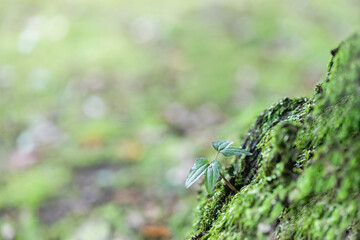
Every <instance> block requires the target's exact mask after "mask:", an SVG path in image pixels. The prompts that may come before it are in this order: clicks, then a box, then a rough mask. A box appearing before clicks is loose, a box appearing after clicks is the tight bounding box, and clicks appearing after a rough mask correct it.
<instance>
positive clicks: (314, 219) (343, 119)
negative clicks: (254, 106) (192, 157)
mask: <svg viewBox="0 0 360 240" xmlns="http://www.w3.org/2000/svg"><path fill="white" fill-rule="evenodd" d="M332 54H333V57H332V59H331V61H330V63H329V69H328V74H327V76H326V78H325V80H324V82H323V83H322V84H320V85H317V86H316V89H315V93H314V95H313V96H312V97H311V98H300V99H288V98H286V99H283V100H282V101H280V102H279V103H278V104H275V105H274V106H272V107H270V108H269V109H267V110H266V111H264V112H263V113H262V114H261V115H260V116H259V117H258V119H257V120H256V122H255V124H254V126H253V127H252V129H251V130H250V131H249V133H248V135H247V137H246V139H245V140H244V143H243V145H242V147H243V148H245V149H246V150H248V151H251V152H252V153H253V155H252V156H242V157H239V158H237V159H235V160H234V163H233V167H231V168H229V169H227V173H228V174H229V175H230V176H232V181H233V182H234V184H235V186H236V187H237V188H238V189H240V190H239V192H238V193H237V194H235V195H231V194H230V192H229V191H228V189H227V187H226V186H225V185H224V184H223V183H222V184H218V186H217V187H216V190H215V193H214V195H213V196H211V197H209V196H205V195H201V197H200V198H201V201H200V205H199V206H200V207H199V210H198V221H197V222H196V224H195V230H196V231H197V234H196V235H194V236H193V239H268V238H273V239H294V238H295V239H344V238H349V239H358V238H359V236H360V214H359V210H360V201H359V200H360V191H359V188H360V174H359V173H360V111H359V109H360V94H359V92H360V87H359V84H360V37H359V36H358V35H354V36H352V37H351V38H349V39H348V40H346V41H345V42H344V43H342V44H341V45H340V46H339V47H338V48H337V49H335V50H333V51H332Z"/></svg>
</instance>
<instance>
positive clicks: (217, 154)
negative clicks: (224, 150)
mask: <svg viewBox="0 0 360 240" xmlns="http://www.w3.org/2000/svg"><path fill="white" fill-rule="evenodd" d="M219 153H220V152H217V153H216V156H215V159H214V161H215V160H216V159H217V157H218V156H219Z"/></svg>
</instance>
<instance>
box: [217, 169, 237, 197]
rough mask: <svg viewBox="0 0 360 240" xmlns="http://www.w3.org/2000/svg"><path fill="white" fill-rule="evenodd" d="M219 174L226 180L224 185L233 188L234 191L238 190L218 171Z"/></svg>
mask: <svg viewBox="0 0 360 240" xmlns="http://www.w3.org/2000/svg"><path fill="white" fill-rule="evenodd" d="M220 176H221V177H222V179H224V181H225V182H226V185H227V186H228V187H229V188H230V189H231V190H233V191H234V192H238V190H237V189H236V188H235V187H234V186H233V185H232V184H231V183H230V182H229V181H228V180H227V179H226V178H225V177H224V175H222V173H221V172H220Z"/></svg>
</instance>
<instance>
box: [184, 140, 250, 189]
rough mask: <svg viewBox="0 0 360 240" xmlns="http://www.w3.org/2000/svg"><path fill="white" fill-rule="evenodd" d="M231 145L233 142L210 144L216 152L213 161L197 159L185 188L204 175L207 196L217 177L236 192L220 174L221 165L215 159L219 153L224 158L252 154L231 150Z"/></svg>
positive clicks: (222, 141) (235, 149) (241, 150)
mask: <svg viewBox="0 0 360 240" xmlns="http://www.w3.org/2000/svg"><path fill="white" fill-rule="evenodd" d="M233 143H234V142H230V141H225V140H220V141H214V142H212V143H211V144H212V146H213V147H214V149H215V150H216V152H217V153H216V156H215V159H214V161H212V162H209V161H208V160H207V159H206V158H198V159H197V160H196V161H195V163H194V165H193V167H192V168H191V169H190V171H189V174H188V176H187V178H186V182H185V187H186V188H189V187H190V186H191V185H192V184H193V183H195V182H196V181H197V180H198V179H199V178H200V177H201V176H202V175H203V174H204V175H205V188H206V191H207V192H208V193H209V194H212V193H213V191H214V187H215V184H216V182H217V181H218V179H219V177H221V178H222V179H223V180H224V181H225V183H226V185H227V186H228V187H229V188H230V189H231V190H232V191H234V192H237V189H236V188H235V187H234V186H233V185H232V184H231V183H230V182H229V181H228V180H227V179H226V178H225V176H224V175H223V174H222V173H221V163H220V162H219V161H218V160H217V157H218V156H219V153H221V154H223V155H224V156H225V157H230V156H237V155H241V154H244V155H252V154H251V153H250V152H248V151H245V150H244V149H241V148H231V147H230V145H231V144H233Z"/></svg>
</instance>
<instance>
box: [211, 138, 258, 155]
mask: <svg viewBox="0 0 360 240" xmlns="http://www.w3.org/2000/svg"><path fill="white" fill-rule="evenodd" d="M233 143H234V142H230V141H225V140H220V141H214V142H212V143H211V144H212V146H213V147H214V148H215V150H216V151H218V152H220V153H222V154H223V155H224V156H225V157H230V156H237V155H241V154H244V155H252V154H251V153H250V152H248V151H246V150H244V149H241V148H231V147H230V145H231V144H233Z"/></svg>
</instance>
